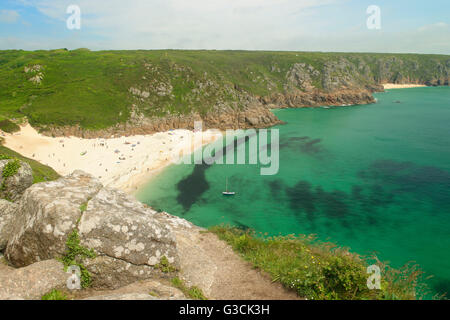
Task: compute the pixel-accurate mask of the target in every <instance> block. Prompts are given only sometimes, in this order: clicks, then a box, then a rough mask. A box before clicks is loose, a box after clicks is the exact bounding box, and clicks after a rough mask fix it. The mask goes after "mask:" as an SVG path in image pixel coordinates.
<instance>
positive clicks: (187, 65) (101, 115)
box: [0, 50, 450, 137]
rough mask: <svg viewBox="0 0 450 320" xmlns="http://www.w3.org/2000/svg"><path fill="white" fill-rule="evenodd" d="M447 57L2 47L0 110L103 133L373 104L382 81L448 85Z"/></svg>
mask: <svg viewBox="0 0 450 320" xmlns="http://www.w3.org/2000/svg"><path fill="white" fill-rule="evenodd" d="M449 71H450V56H445V55H417V54H363V53H320V52H259V51H258V52H247V51H173V50H165V51H99V52H90V51H88V50H74V51H67V50H53V51H34V52H26V51H0V76H1V77H2V79H3V80H2V83H1V84H0V86H1V89H2V90H1V91H0V118H10V119H12V118H22V117H27V118H28V120H29V121H30V123H31V124H32V125H33V126H34V127H38V128H40V129H41V131H43V132H44V133H46V134H48V135H56V136H60V135H76V136H84V137H98V136H103V137H109V136H111V135H113V134H124V135H130V134H137V133H152V132H157V131H164V130H168V129H175V128H192V127H193V120H195V119H197V120H198V119H202V120H203V121H204V127H205V128H218V129H227V128H250V127H253V128H260V127H268V126H272V125H274V124H278V123H280V121H279V120H278V119H277V118H276V117H275V116H274V115H273V114H272V113H271V112H270V110H269V109H271V108H285V107H314V106H321V105H337V106H339V105H353V104H367V103H373V102H374V98H373V96H372V93H373V92H376V91H383V88H382V86H381V84H383V83H417V84H425V85H448V83H449V79H450V73H449Z"/></svg>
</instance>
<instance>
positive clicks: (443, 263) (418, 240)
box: [137, 87, 450, 293]
mask: <svg viewBox="0 0 450 320" xmlns="http://www.w3.org/2000/svg"><path fill="white" fill-rule="evenodd" d="M375 97H376V98H377V100H378V102H377V103H376V104H373V105H364V106H350V107H332V108H329V109H325V108H302V109H283V110H275V111H274V112H275V113H276V115H277V116H278V117H279V118H280V119H281V120H283V121H285V122H286V124H285V125H280V126H277V127H276V128H277V129H279V130H280V168H279V173H278V174H277V175H274V176H261V175H260V168H259V167H258V166H254V165H216V164H214V165H211V166H207V165H205V164H203V165H173V166H170V167H168V168H167V169H165V170H164V171H163V172H162V173H161V174H159V175H158V176H156V177H155V178H154V179H152V180H151V182H150V183H149V184H148V185H146V186H144V187H142V188H141V190H140V191H139V192H138V194H137V197H138V199H139V200H140V201H142V202H145V203H147V204H149V205H150V206H152V207H154V208H156V209H159V210H164V211H167V212H170V213H171V214H174V215H178V216H181V217H183V218H185V219H187V220H189V221H191V222H193V223H194V224H197V225H200V226H203V227H209V226H212V225H218V224H232V225H235V226H238V227H242V228H252V229H255V230H256V231H258V232H263V233H267V234H268V235H279V234H282V235H287V234H317V236H318V238H319V239H321V240H329V241H333V242H336V243H338V244H339V245H342V246H348V247H350V248H351V250H352V251H355V252H358V253H360V254H371V253H374V252H375V253H377V254H378V256H379V257H380V258H381V259H382V260H387V261H390V262H391V264H392V265H393V266H394V267H399V266H402V265H404V264H405V263H407V262H409V261H414V262H416V263H418V264H419V265H420V266H421V267H422V269H423V270H424V271H425V272H426V275H434V278H432V279H430V280H429V284H430V288H431V290H432V291H433V293H438V292H441V293H442V292H450V252H449V248H450V148H449V147H450V134H449V123H450V88H448V87H435V88H413V89H402V90H388V91H387V92H385V93H379V94H376V95H375ZM225 151H226V150H225ZM227 177H228V181H229V185H230V189H232V190H233V191H236V192H237V195H236V196H235V197H234V198H226V197H223V196H222V191H224V188H225V180H226V178H227Z"/></svg>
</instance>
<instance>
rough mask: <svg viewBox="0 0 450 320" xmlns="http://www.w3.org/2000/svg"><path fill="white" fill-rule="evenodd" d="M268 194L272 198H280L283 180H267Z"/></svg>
mask: <svg viewBox="0 0 450 320" xmlns="http://www.w3.org/2000/svg"><path fill="white" fill-rule="evenodd" d="M268 184H269V188H270V194H271V195H272V197H273V198H274V199H277V200H279V199H281V193H282V191H283V182H282V181H281V180H280V179H277V180H273V181H269V182H268Z"/></svg>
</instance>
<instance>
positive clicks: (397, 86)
mask: <svg viewBox="0 0 450 320" xmlns="http://www.w3.org/2000/svg"><path fill="white" fill-rule="evenodd" d="M383 86H384V89H385V90H386V89H405V88H421V87H426V85H424V84H413V83H410V84H395V83H385V84H383Z"/></svg>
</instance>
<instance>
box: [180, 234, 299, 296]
mask: <svg viewBox="0 0 450 320" xmlns="http://www.w3.org/2000/svg"><path fill="white" fill-rule="evenodd" d="M176 237H177V246H178V250H179V254H180V260H181V277H182V278H183V279H184V280H185V281H186V283H187V284H189V285H195V286H197V287H199V288H201V289H202V290H203V292H204V294H205V295H206V296H207V297H208V298H209V299H217V300H223V299H226V300H241V299H242V300H269V299H270V300H297V299H300V298H299V297H298V296H297V294H296V293H295V292H293V291H288V290H286V289H285V288H284V287H283V286H282V285H281V284H279V283H274V282H272V281H271V279H270V277H269V276H268V275H265V274H262V273H261V272H259V271H258V270H256V269H254V268H253V267H252V265H251V264H250V263H248V262H245V261H244V260H243V259H242V258H240V257H239V256H238V255H237V254H236V253H235V252H234V251H233V250H232V249H231V247H230V246H229V245H228V244H226V243H225V242H224V241H221V240H219V239H218V238H217V236H216V235H214V234H212V233H209V232H205V231H203V230H202V229H200V228H197V227H195V226H192V225H191V226H190V228H186V227H184V228H177V229H176Z"/></svg>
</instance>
